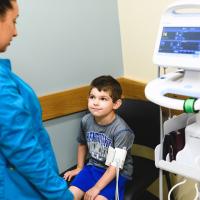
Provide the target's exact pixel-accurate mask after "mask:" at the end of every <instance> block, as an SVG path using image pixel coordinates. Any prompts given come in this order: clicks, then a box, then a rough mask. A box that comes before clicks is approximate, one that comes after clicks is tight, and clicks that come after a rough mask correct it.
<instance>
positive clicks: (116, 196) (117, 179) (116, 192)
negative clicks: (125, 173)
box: [115, 164, 119, 200]
mask: <svg viewBox="0 0 200 200" xmlns="http://www.w3.org/2000/svg"><path fill="white" fill-rule="evenodd" d="M118 165H119V164H117V167H116V188H115V200H119V187H118V181H119V166H118Z"/></svg>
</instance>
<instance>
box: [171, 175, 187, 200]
mask: <svg viewBox="0 0 200 200" xmlns="http://www.w3.org/2000/svg"><path fill="white" fill-rule="evenodd" d="M186 181H187V180H186V179H184V180H183V181H181V182H179V183H177V184H176V185H174V186H173V187H172V188H171V189H170V191H169V193H168V200H170V195H171V193H172V191H173V190H174V189H175V188H176V187H178V186H180V185H183V184H184V183H185V182H186Z"/></svg>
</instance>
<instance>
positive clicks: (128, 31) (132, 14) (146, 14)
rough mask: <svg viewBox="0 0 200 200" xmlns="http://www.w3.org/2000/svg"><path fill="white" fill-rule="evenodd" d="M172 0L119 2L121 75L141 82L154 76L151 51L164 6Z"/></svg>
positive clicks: (155, 68)
mask: <svg viewBox="0 0 200 200" xmlns="http://www.w3.org/2000/svg"><path fill="white" fill-rule="evenodd" d="M171 2H174V0H154V1H152V0H149V1H147V0H118V9H119V20H120V28H121V40H122V53H123V63H124V75H125V77H127V78H132V79H136V80H140V81H144V82H146V81H148V80H151V79H153V78H154V77H156V76H157V67H156V66H155V65H153V63H152V55H153V49H154V44H155V39H156V34H157V31H158V26H159V22H160V17H161V14H162V12H163V10H164V9H165V8H166V6H167V5H168V4H169V3H171Z"/></svg>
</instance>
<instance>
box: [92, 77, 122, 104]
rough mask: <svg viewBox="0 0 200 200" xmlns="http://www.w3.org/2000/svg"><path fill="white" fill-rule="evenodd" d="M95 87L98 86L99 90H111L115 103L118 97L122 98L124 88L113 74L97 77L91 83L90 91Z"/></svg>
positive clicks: (110, 93)
mask: <svg viewBox="0 0 200 200" xmlns="http://www.w3.org/2000/svg"><path fill="white" fill-rule="evenodd" d="M93 88H97V89H98V90H99V91H105V92H109V95H110V97H111V98H112V101H113V103H115V102H116V101H117V100H118V99H121V96H122V88H121V85H120V83H119V82H118V81H117V80H116V79H114V78H113V77H112V76H109V75H108V76H104V75H103V76H99V77H97V78H95V79H94V80H93V81H92V82H91V84H90V91H91V90H92V89H93Z"/></svg>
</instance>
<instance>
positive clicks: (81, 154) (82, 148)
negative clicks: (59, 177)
mask: <svg viewBox="0 0 200 200" xmlns="http://www.w3.org/2000/svg"><path fill="white" fill-rule="evenodd" d="M86 155H87V146H86V145H85V144H79V145H78V152H77V167H76V168H75V169H73V170H71V171H67V172H66V173H65V174H64V176H63V178H64V179H65V180H68V181H71V179H72V177H74V176H76V175H77V174H78V173H79V172H80V171H81V170H82V169H83V167H84V164H85V158H86Z"/></svg>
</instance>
